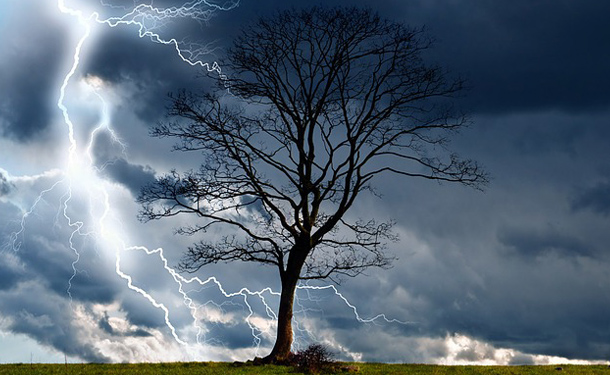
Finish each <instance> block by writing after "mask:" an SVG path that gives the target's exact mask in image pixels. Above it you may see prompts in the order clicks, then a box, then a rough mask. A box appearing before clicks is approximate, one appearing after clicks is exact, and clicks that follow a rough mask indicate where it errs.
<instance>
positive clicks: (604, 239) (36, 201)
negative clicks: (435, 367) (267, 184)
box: [0, 0, 610, 364]
mask: <svg viewBox="0 0 610 375" xmlns="http://www.w3.org/2000/svg"><path fill="white" fill-rule="evenodd" d="M138 4H149V5H150V4H152V5H153V6H154V7H157V8H158V12H156V13H155V14H157V16H158V17H162V16H164V17H162V19H159V18H157V19H153V18H151V17H150V15H151V14H152V13H151V12H150V11H149V12H148V13H146V14H143V13H141V12H140V13H138V12H133V10H134V7H135V6H137V5H138ZM189 4H190V5H193V4H195V6H194V7H192V6H189V9H190V11H189V12H174V13H167V12H166V13H163V10H164V9H168V8H170V7H178V8H179V7H183V6H185V4H184V3H180V2H179V1H175V0H157V1H155V2H154V3H153V2H152V0H147V1H139V0H138V1H133V2H132V1H126V0H125V1H124V0H112V1H110V0H105V1H97V0H87V1H85V0H80V1H77V0H70V1H68V0H66V1H58V2H55V1H47V0H20V1H12V0H0V33H1V35H2V38H3V43H2V48H1V49H0V245H1V246H0V363H6V362H28V361H36V362H58V361H60V362H63V361H64V355H66V356H67V358H68V360H70V361H72V362H93V361H95V362H101V361H104V362H107V361H110V362H123V361H130V362H136V361H186V360H233V359H248V358H251V357H253V356H254V355H264V354H266V353H267V351H268V350H269V348H270V346H271V345H272V343H273V337H272V335H271V334H270V330H272V326H273V321H272V316H271V315H270V314H269V313H268V312H267V310H266V309H265V304H267V305H268V306H269V307H270V308H271V309H274V308H275V307H276V306H277V298H276V297H275V295H274V294H273V293H274V292H275V291H277V290H278V281H277V278H276V274H275V271H274V270H272V269H268V268H264V267H259V266H256V265H243V264H231V265H219V266H210V267H206V268H204V269H202V270H201V271H200V272H199V273H197V274H196V275H181V274H177V273H176V272H175V271H173V268H172V267H173V266H175V264H176V263H177V262H178V260H179V259H180V255H181V254H182V252H183V251H184V249H185V248H186V247H187V246H188V245H189V244H190V243H191V242H192V241H193V240H194V239H193V238H184V237H180V236H176V235H174V234H173V228H175V227H176V226H179V225H180V224H184V223H188V220H191V218H181V217H177V218H175V220H173V221H159V222H151V223H141V222H139V221H138V220H137V217H136V216H137V213H138V209H139V207H138V205H137V204H136V203H135V202H134V199H135V196H136V195H137V193H138V191H139V189H140V187H141V186H142V185H144V184H146V183H148V182H151V181H153V180H154V178H155V176H159V175H161V174H163V173H165V172H167V171H169V170H171V169H172V168H176V169H178V170H186V169H188V168H192V167H196V166H197V163H198V162H199V160H198V159H197V155H188V156H185V155H180V154H179V153H172V152H170V149H171V141H167V140H159V139H156V138H151V137H149V136H148V133H149V130H150V128H151V126H154V125H155V124H157V123H158V122H159V121H164V119H165V117H164V116H165V112H166V110H165V108H166V105H167V94H168V93H169V92H175V91H176V90H179V89H181V88H192V89H197V88H201V87H206V85H208V84H209V82H206V81H205V79H202V78H197V77H198V76H199V75H200V73H201V70H202V69H205V67H204V66H202V65H201V64H205V63H208V64H212V63H213V62H214V61H215V60H216V59H218V58H221V57H222V55H223V51H224V48H225V47H226V46H227V45H229V44H230V42H231V40H232V38H233V36H234V35H235V34H236V33H237V31H238V30H239V28H240V27H241V26H242V25H244V24H247V23H248V22H251V21H253V20H255V19H256V18H257V17H258V16H261V15H266V14H270V13H272V12H274V11H275V10H276V9H278V8H281V7H284V8H285V7H288V6H295V7H301V6H303V5H304V2H300V1H296V0H292V1H276V0H268V1H254V0H241V1H240V2H239V3H237V2H234V3H232V2H218V3H208V4H206V3H204V2H203V1H201V2H193V1H191V2H190V3H189ZM219 4H220V5H219ZM324 4H325V6H327V5H332V4H338V5H346V4H350V5H352V4H356V5H362V6H369V7H371V8H372V9H374V10H376V11H378V12H379V13H380V14H381V15H382V16H384V17H388V18H391V19H394V20H396V21H399V22H404V23H407V24H409V25H412V26H417V27H419V26H424V25H425V26H426V29H427V31H428V33H429V34H430V35H432V36H433V37H434V38H435V40H436V43H435V46H434V48H433V49H432V50H431V51H430V53H429V54H428V56H427V58H429V59H430V61H432V62H435V63H438V64H441V65H443V66H445V67H446V68H447V69H449V70H450V71H451V72H452V74H455V75H459V76H461V77H464V78H466V79H467V80H468V82H469V86H470V89H469V91H468V92H467V94H466V95H465V96H464V97H463V98H460V99H458V100H457V104H458V105H459V106H460V107H461V108H463V109H464V110H465V111H467V112H468V113H469V114H470V116H471V118H472V120H473V124H472V126H471V127H470V128H468V129H466V130H465V131H463V132H462V133H461V134H459V135H458V136H457V137H455V139H454V140H453V143H452V148H453V149H454V150H456V151H457V152H459V153H460V154H461V155H463V156H464V157H468V158H473V159H476V160H478V161H479V162H480V163H481V164H483V165H484V166H485V168H486V169H487V171H488V172H489V173H490V175H491V177H492V178H491V183H490V184H489V186H488V187H487V188H486V189H485V191H484V192H480V191H476V190H473V189H469V188H466V187H461V186H454V185H453V186H452V185H447V184H436V183H433V182H430V181H418V180H408V179H404V178H390V179H386V180H385V181H384V183H383V185H381V186H378V187H379V192H380V193H381V194H382V198H377V197H363V199H362V200H361V201H360V202H359V204H358V205H357V206H356V207H354V209H353V212H352V213H351V215H354V217H358V216H360V217H364V216H366V217H368V216H374V217H377V218H381V219H386V218H393V219H394V220H395V221H396V223H397V225H396V230H397V232H398V234H399V235H400V241H399V242H397V243H392V244H391V246H390V251H391V253H392V254H394V255H396V256H397V257H398V260H397V261H396V262H395V263H394V267H393V268H391V269H390V270H387V271H370V272H368V273H367V275H363V276H359V277H358V278H355V279H349V280H345V282H344V283H342V284H341V285H338V286H336V289H330V288H326V289H321V290H313V289H301V290H300V291H299V292H298V295H297V309H298V310H299V312H298V313H297V317H296V318H297V319H296V325H295V331H296V337H297V341H296V344H295V345H297V347H302V346H304V345H307V344H308V343H310V342H324V343H326V344H327V345H329V346H331V347H332V348H333V350H334V351H335V352H336V353H337V355H338V357H340V358H342V359H350V360H365V361H388V362H426V363H499V364H528V363H554V362H567V361H575V362H579V361H598V360H608V359H609V358H610V320H608V316H610V272H608V269H609V268H610V251H609V250H610V249H608V244H609V243H610V231H608V227H609V226H610V158H608V152H609V151H608V150H609V149H610V148H609V146H610V127H609V126H608V124H609V123H610V90H609V89H608V87H610V73H609V72H608V66H610V52H609V51H610V26H608V23H607V15H608V14H610V3H607V2H602V1H596V0H580V1H568V0H565V1H556V0H517V1H515V0H511V1H504V0H501V1H474V0H451V1H450V0H432V1H431V0H409V1H398V0H375V1H372V0H358V1H354V2H348V1H341V0H333V1H326V2H324ZM187 5H188V4H187ZM139 9H144V10H150V9H151V8H150V7H148V8H139ZM174 9H177V8H174ZM168 15H175V17H174V16H168ZM120 17H123V18H120ZM119 20H120V21H121V22H119ZM153 34H154V35H153ZM172 40H174V41H179V42H180V43H179V44H178V45H177V46H176V45H175V44H173V42H172ZM176 47H178V49H181V50H182V51H184V52H183V53H182V56H181V55H180V54H179V53H178V49H177V48H176ZM185 59H190V60H189V61H190V63H189V61H184V60H185ZM197 62H199V65H197ZM193 276H197V277H198V279H196V280H189V279H188V278H191V277H193ZM313 286H315V287H323V286H324V285H323V284H315V285H313ZM244 288H245V289H244ZM265 288H271V289H270V290H271V291H270V290H269V289H265ZM246 290H247V291H246ZM335 291H336V293H335ZM338 293H341V295H342V296H343V297H344V298H345V299H343V298H341V297H339V296H338ZM346 301H349V302H346ZM378 314H385V316H386V317H387V318H388V319H389V320H392V319H396V320H398V321H400V322H402V323H400V322H396V321H394V322H386V321H385V320H384V319H383V318H379V319H377V320H375V321H374V322H373V323H366V322H363V321H364V320H366V319H368V318H372V317H375V316H377V315H378Z"/></svg>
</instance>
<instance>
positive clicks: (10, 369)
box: [0, 362, 610, 375]
mask: <svg viewBox="0 0 610 375" xmlns="http://www.w3.org/2000/svg"><path fill="white" fill-rule="evenodd" d="M352 365H353V366H357V367H358V371H357V372H336V373H337V374H361V375H369V374H371V375H372V374H375V375H382V374H389V375H392V374H417V375H425V374H435V375H443V374H455V375H467V374H487V375H492V374H493V375H509V374H607V375H610V368H609V367H608V366H605V365H604V366H602V365H599V366H579V365H565V366H435V365H389V364H376V363H362V364H361V363H358V364H352ZM557 367H560V368H561V370H558V369H557ZM5 374H6V375H8V374H11V375H13V374H14V375H21V374H23V375H30V374H32V375H38V374H39V375H47V374H49V375H50V374H57V375H64V374H69V375H98V374H99V375H101V374H105V375H106V374H108V375H136V374H137V375H153V374H168V375H169V374H175V375H187V374H188V375H241V374H263V375H274V374H300V372H297V371H295V370H294V369H292V368H290V367H281V366H250V365H244V366H234V365H232V364H230V363H216V362H206V363H159V364H69V365H67V366H66V365H61V364H53V365H50V364H33V365H30V364H7V365H0V375H5Z"/></svg>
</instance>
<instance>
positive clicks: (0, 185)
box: [0, 171, 14, 197]
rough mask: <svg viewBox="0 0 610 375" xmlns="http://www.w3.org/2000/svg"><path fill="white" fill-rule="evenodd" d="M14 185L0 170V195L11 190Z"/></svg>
mask: <svg viewBox="0 0 610 375" xmlns="http://www.w3.org/2000/svg"><path fill="white" fill-rule="evenodd" d="M13 187H14V185H13V184H12V183H10V182H9V180H8V178H7V177H6V176H5V175H4V173H2V171H0V197H1V196H3V195H7V194H8V193H10V192H11V190H12V189H13Z"/></svg>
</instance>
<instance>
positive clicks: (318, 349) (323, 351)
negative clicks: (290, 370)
mask: <svg viewBox="0 0 610 375" xmlns="http://www.w3.org/2000/svg"><path fill="white" fill-rule="evenodd" d="M334 362H335V361H334V354H333V353H332V352H331V351H330V349H328V348H327V347H326V346H324V345H322V344H311V345H309V346H308V347H307V349H305V350H302V351H298V352H296V353H295V354H294V355H293V356H292V363H293V366H294V367H296V368H297V369H298V370H299V371H302V372H306V373H308V374H320V373H322V372H327V371H331V370H332V369H333V364H334Z"/></svg>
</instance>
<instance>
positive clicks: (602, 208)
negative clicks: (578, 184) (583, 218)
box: [571, 182, 610, 217]
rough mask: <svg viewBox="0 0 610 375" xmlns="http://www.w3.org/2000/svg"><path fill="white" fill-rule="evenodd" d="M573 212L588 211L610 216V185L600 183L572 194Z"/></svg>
mask: <svg viewBox="0 0 610 375" xmlns="http://www.w3.org/2000/svg"><path fill="white" fill-rule="evenodd" d="M571 205H572V209H573V210H574V211H582V210H590V211H592V212H595V213H597V214H600V215H603V216H606V217H607V216H610V183H608V182H601V183H599V184H597V185H595V186H593V187H589V188H586V189H583V190H582V191H579V192H578V193H576V194H574V196H573V197H572V200H571Z"/></svg>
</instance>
